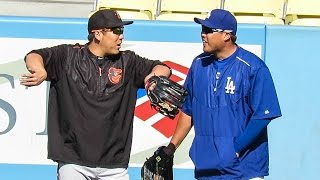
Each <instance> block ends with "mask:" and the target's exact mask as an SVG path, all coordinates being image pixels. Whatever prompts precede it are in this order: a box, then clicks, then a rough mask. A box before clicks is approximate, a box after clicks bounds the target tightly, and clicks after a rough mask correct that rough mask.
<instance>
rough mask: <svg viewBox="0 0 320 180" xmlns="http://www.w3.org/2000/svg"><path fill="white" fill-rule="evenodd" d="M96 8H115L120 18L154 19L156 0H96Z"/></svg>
mask: <svg viewBox="0 0 320 180" xmlns="http://www.w3.org/2000/svg"><path fill="white" fill-rule="evenodd" d="M96 9H97V10H100V9H115V10H117V11H118V13H119V14H120V16H121V18H122V19H136V20H154V16H155V13H156V10H157V0H98V1H97V4H96Z"/></svg>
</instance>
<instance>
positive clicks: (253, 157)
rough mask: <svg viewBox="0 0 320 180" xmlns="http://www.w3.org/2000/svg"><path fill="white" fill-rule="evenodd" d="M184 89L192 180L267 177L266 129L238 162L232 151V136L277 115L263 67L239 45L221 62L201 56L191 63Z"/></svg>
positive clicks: (276, 99) (271, 82) (264, 66)
mask: <svg viewBox="0 0 320 180" xmlns="http://www.w3.org/2000/svg"><path fill="white" fill-rule="evenodd" d="M184 86H185V87H186V88H187V90H188V92H189V94H188V96H187V98H186V102H185V104H184V106H183V108H182V111H183V112H184V113H186V114H188V115H190V116H192V121H193V125H194V130H195V138H194V141H193V143H192V146H191V148H190V157H191V159H192V161H193V162H194V165H195V168H196V170H195V176H196V178H200V177H202V176H206V177H213V179H214V177H216V176H220V177H219V178H221V175H223V177H225V178H226V179H230V178H250V177H259V176H266V175H268V144H267V143H268V142H267V132H266V130H265V132H263V134H262V135H261V137H260V138H258V140H257V141H255V142H254V145H253V146H251V148H249V149H248V150H246V152H244V154H243V155H242V156H241V157H240V158H237V157H236V152H235V150H234V138H235V137H238V136H239V135H240V134H241V133H242V132H243V131H244V129H245V128H246V125H247V124H248V121H249V120H250V119H251V118H252V119H274V118H276V117H279V116H281V111H280V106H279V103H278V98H277V95H276V91H275V87H274V83H273V80H272V77H271V74H270V72H269V69H268V68H267V66H266V64H265V63H264V62H263V61H262V60H261V59H260V58H259V57H257V56H256V55H254V54H253V53H251V52H249V51H247V50H244V49H243V48H241V47H238V48H237V50H236V52H235V53H234V54H233V55H231V56H230V57H229V58H227V59H225V60H223V61H221V62H220V61H218V60H217V59H215V58H214V56H213V55H208V54H201V55H199V56H198V57H196V58H195V60H194V61H193V63H192V65H191V68H190V70H189V73H188V75H187V78H186V81H185V84H184Z"/></svg>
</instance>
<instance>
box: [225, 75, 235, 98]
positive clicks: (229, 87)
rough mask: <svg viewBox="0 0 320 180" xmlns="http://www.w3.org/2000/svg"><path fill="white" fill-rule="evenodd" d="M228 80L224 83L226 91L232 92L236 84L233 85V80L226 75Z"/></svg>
mask: <svg viewBox="0 0 320 180" xmlns="http://www.w3.org/2000/svg"><path fill="white" fill-rule="evenodd" d="M227 79H228V82H227V85H226V93H230V94H234V90H235V89H236V86H234V85H233V81H231V77H227Z"/></svg>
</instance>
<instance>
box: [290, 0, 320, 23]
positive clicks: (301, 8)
mask: <svg viewBox="0 0 320 180" xmlns="http://www.w3.org/2000/svg"><path fill="white" fill-rule="evenodd" d="M285 23H286V24H291V25H303V26H320V1H319V0H288V2H287V9H286V15H285Z"/></svg>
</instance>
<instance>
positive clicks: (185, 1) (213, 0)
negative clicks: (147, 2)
mask: <svg viewBox="0 0 320 180" xmlns="http://www.w3.org/2000/svg"><path fill="white" fill-rule="evenodd" d="M220 4H221V1H220V0H197V1H195V0H162V1H161V6H160V11H159V12H160V13H159V15H158V16H156V20H168V21H193V18H194V17H198V18H205V17H206V16H207V14H208V12H210V11H211V10H212V9H216V8H220Z"/></svg>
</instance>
